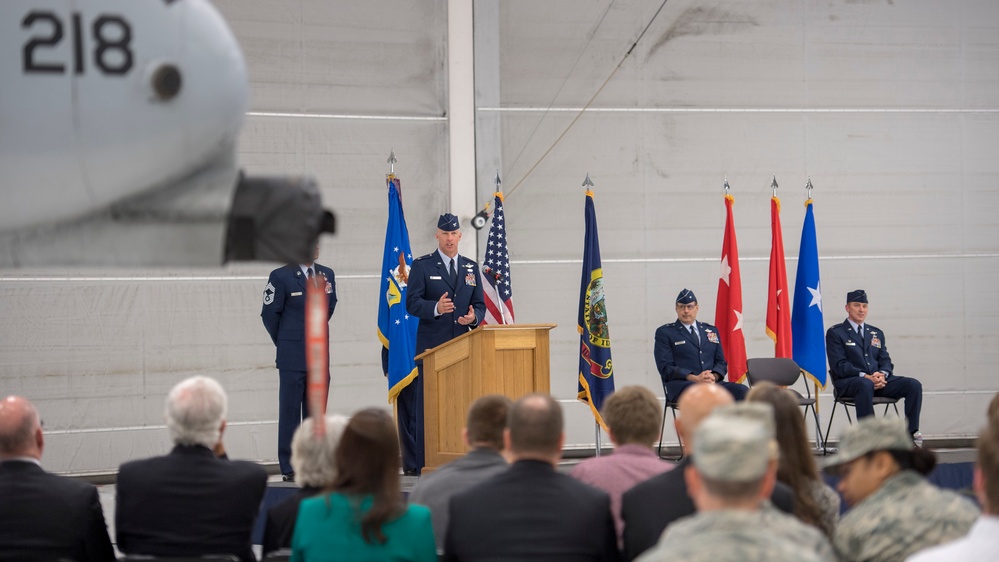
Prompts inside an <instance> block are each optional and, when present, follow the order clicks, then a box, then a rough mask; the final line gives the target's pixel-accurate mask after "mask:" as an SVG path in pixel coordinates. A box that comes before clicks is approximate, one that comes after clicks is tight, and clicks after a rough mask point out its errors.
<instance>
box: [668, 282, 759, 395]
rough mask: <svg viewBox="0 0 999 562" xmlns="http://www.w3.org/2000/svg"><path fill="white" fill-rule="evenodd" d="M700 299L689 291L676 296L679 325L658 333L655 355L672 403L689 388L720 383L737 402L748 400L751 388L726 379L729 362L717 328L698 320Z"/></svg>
mask: <svg viewBox="0 0 999 562" xmlns="http://www.w3.org/2000/svg"><path fill="white" fill-rule="evenodd" d="M698 310H699V309H698V306H697V297H695V296H694V292H693V291H691V290H689V289H684V290H682V291H680V294H679V295H677V297H676V316H677V318H676V322H673V323H671V324H663V325H662V326H659V329H658V330H656V345H655V347H654V348H653V356H654V357H655V359H656V369H658V370H659V376H661V377H662V379H663V384H664V385H665V387H666V394H667V395H668V396H669V399H670V400H677V399H679V398H680V393H681V392H683V390H684V389H685V388H687V387H688V386H690V385H692V384H694V383H698V382H702V383H707V384H720V385H722V386H723V387H725V390H727V391H729V393H731V394H732V397H733V398H735V399H736V400H742V399H744V398H745V397H746V392H747V391H748V389H747V388H746V387H745V386H743V385H741V384H737V383H734V382H728V381H726V380H725V373H727V372H728V363H726V362H725V353H724V352H723V351H722V346H721V340H720V339H719V336H718V328H715V327H714V326H712V325H711V324H707V323H705V322H698V321H697V311H698Z"/></svg>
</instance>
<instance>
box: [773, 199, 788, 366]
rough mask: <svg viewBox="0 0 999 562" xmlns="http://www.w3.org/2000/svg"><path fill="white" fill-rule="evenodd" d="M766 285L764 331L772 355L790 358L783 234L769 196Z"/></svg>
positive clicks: (776, 206)
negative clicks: (772, 352)
mask: <svg viewBox="0 0 999 562" xmlns="http://www.w3.org/2000/svg"><path fill="white" fill-rule="evenodd" d="M770 226H771V228H772V231H773V242H772V243H771V245H770V285H769V288H768V291H767V335H768V336H770V339H772V340H774V357H787V358H790V357H791V355H792V352H791V307H790V305H788V301H787V270H786V268H785V267H784V235H783V234H781V228H780V199H778V198H777V197H776V196H774V197H771V198H770Z"/></svg>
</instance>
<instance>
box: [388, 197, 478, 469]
mask: <svg viewBox="0 0 999 562" xmlns="http://www.w3.org/2000/svg"><path fill="white" fill-rule="evenodd" d="M435 238H437V246H438V247H437V251H436V252H433V253H431V254H427V255H425V256H422V257H419V258H416V259H415V260H413V266H412V269H410V271H409V288H408V289H407V293H406V310H407V311H409V313H410V314H412V315H414V316H417V317H419V319H420V326H419V328H417V330H416V353H417V355H419V354H420V353H423V352H424V351H426V350H428V349H431V348H434V347H437V346H438V345H440V344H442V343H444V342H446V341H449V340H451V339H452V338H456V337H458V336H460V335H461V334H464V333H465V332H468V331H470V330H472V329H473V328H475V327H476V326H478V325H479V322H481V321H482V318H483V317H484V315H485V313H486V302H485V300H483V298H482V287H480V286H479V264H477V263H475V261H474V260H470V259H468V258H466V257H464V256H460V255H458V242H459V241H460V240H461V230H459V223H458V217H456V216H454V215H452V214H451V213H445V214H443V215H441V216H440V218H439V219H438V221H437V234H436V235H435ZM417 366H418V367H419V369H420V376H418V377H416V380H414V381H413V382H411V383H409V384H408V385H406V386H405V387H404V388H403V389H402V391H401V392H399V399H398V402H397V405H398V412H397V413H398V416H399V440H400V442H401V443H402V468H403V471H404V472H405V473H406V474H419V472H420V470H421V469H422V468H423V464H424V451H423V361H419V362H417Z"/></svg>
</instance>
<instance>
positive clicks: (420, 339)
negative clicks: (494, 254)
mask: <svg viewBox="0 0 999 562" xmlns="http://www.w3.org/2000/svg"><path fill="white" fill-rule="evenodd" d="M457 258H458V262H457V264H456V265H457V269H458V282H457V284H456V285H452V283H451V275H450V274H449V273H448V271H447V267H446V266H445V265H444V260H442V259H441V256H440V252H437V251H435V252H433V253H431V254H427V255H425V256H422V257H419V258H417V259H415V260H413V266H412V269H411V270H410V272H409V286H408V288H407V289H406V291H407V293H406V310H408V311H409V313H410V314H414V315H416V316H418V317H419V318H420V327H419V328H418V329H417V330H416V353H417V355H418V354H420V353H423V352H424V351H426V350H428V349H431V348H433V347H437V346H438V345H440V344H442V343H444V342H446V341H449V340H451V339H453V338H455V337H457V336H460V335H461V334H464V333H465V332H468V331H470V330H472V329H473V328H475V327H476V326H478V325H479V323H480V322H482V318H483V317H484V316H485V313H486V302H485V300H483V298H482V286H481V285H480V284H479V280H480V279H479V264H477V263H475V262H474V261H472V260H470V259H468V258H465V257H463V256H460V255H459V256H457ZM445 292H447V293H448V296H449V298H450V299H451V301H452V302H453V303H454V312H451V313H448V314H441V315H440V316H438V317H435V316H434V307H435V306H436V305H437V301H438V299H440V298H441V295H443V294H444V293H445ZM469 306H471V307H472V309H473V310H474V311H475V323H474V324H471V325H469V326H462V325H461V324H459V323H458V318H460V317H461V316H464V315H466V314H468V307H469Z"/></svg>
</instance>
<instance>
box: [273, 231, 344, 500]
mask: <svg viewBox="0 0 999 562" xmlns="http://www.w3.org/2000/svg"><path fill="white" fill-rule="evenodd" d="M318 258H319V244H316V252H315V255H314V256H313V258H312V259H313V261H312V262H310V263H304V264H301V265H297V264H290V265H286V266H284V267H279V268H277V269H275V270H274V271H272V272H271V274H270V277H268V278H267V286H266V287H265V288H264V304H263V307H262V308H261V309H260V317H261V318H262V319H263V321H264V327H265V328H267V333H268V334H270V336H271V340H272V341H273V342H274V345H275V346H276V347H277V360H276V364H277V368H278V376H279V377H280V380H281V382H280V386H279V388H278V464H279V465H280V468H281V474H282V475H284V481H285V482H288V481H292V480H294V479H295V472H294V470H292V467H291V438H292V437H293V436H294V435H295V429H296V428H297V427H298V424H300V423H302V420H303V419H305V418H307V417H309V401H308V398H307V397H306V387H307V384H306V382H307V380H306V379H307V378H308V372H307V367H306V364H305V293H306V291H305V287H306V282H307V281H308V280H309V279H311V278H312V277H313V276H321V277H320V278H321V279H325V286H326V296H327V297H328V299H329V301H328V303H327V309H328V312H327V317H326V320H327V322H328V321H329V319H330V318H332V317H333V309H334V308H336V279H335V277H334V275H333V270H332V269H330V268H328V267H326V266H323V265H319V264H318V263H315V260H316V259H318ZM326 345H327V347H326V351H327V357H329V342H328V341H327V344H326ZM326 370H327V375H326V377H327V379H328V378H329V365H327V366H326ZM328 384H329V383H328V382H327V386H328Z"/></svg>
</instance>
